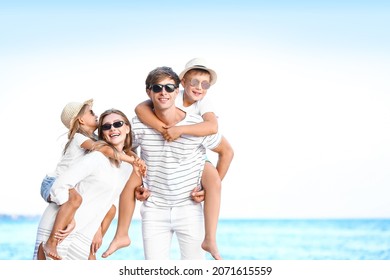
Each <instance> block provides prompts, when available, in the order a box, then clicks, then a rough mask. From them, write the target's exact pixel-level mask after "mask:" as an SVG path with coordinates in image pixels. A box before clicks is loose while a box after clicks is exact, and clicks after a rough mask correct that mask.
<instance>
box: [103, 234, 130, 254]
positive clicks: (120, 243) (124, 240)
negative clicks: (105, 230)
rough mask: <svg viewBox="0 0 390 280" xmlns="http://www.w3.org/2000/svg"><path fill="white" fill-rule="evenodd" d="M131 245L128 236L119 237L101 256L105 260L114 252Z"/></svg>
mask: <svg viewBox="0 0 390 280" xmlns="http://www.w3.org/2000/svg"><path fill="white" fill-rule="evenodd" d="M130 243H131V240H130V238H129V237H128V236H126V237H121V238H114V239H113V240H112V241H111V243H110V246H109V247H108V249H107V250H106V251H105V252H104V253H103V254H102V257H103V258H107V257H108V256H110V255H112V254H113V253H114V252H115V251H116V250H119V249H121V248H123V247H127V246H129V245H130Z"/></svg>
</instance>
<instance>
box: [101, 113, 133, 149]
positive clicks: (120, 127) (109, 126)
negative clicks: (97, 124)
mask: <svg viewBox="0 0 390 280" xmlns="http://www.w3.org/2000/svg"><path fill="white" fill-rule="evenodd" d="M101 123H102V125H101V136H102V138H103V139H104V140H105V141H106V142H108V143H110V144H112V145H113V146H114V147H115V148H116V149H117V150H118V151H122V150H123V147H124V143H125V140H126V136H127V135H128V134H129V132H130V127H129V125H128V124H127V123H126V120H125V119H124V118H123V117H122V116H121V115H119V114H116V113H111V114H108V115H106V116H104V117H103V119H102V121H101Z"/></svg>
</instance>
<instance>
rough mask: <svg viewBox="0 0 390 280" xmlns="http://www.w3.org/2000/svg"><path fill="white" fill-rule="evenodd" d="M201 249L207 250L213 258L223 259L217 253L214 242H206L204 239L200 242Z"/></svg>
mask: <svg viewBox="0 0 390 280" xmlns="http://www.w3.org/2000/svg"><path fill="white" fill-rule="evenodd" d="M202 249H203V250H205V251H207V252H209V253H210V254H211V256H212V257H213V258H214V259H215V260H223V259H222V257H221V255H220V254H219V251H218V247H217V244H216V243H215V242H207V241H206V240H204V241H203V242H202Z"/></svg>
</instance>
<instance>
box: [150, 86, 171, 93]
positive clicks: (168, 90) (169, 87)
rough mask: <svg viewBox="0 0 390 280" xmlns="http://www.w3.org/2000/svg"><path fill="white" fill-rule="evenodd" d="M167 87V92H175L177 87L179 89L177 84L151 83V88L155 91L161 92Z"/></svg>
mask: <svg viewBox="0 0 390 280" xmlns="http://www.w3.org/2000/svg"><path fill="white" fill-rule="evenodd" d="M163 88H165V91H166V92H169V93H170V92H174V91H175V89H177V86H175V85H174V84H166V85H161V84H156V85H151V86H150V87H149V89H151V90H152V91H153V92H155V93H159V92H161V91H162V90H163Z"/></svg>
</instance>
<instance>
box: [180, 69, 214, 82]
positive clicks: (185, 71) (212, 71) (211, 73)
mask: <svg viewBox="0 0 390 280" xmlns="http://www.w3.org/2000/svg"><path fill="white" fill-rule="evenodd" d="M192 69H201V70H205V71H207V72H209V73H210V76H211V81H210V84H211V85H213V84H215V82H216V81H217V73H216V72H215V71H214V70H213V69H210V68H207V67H204V66H201V65H194V66H191V67H189V68H186V69H184V70H183V71H182V72H181V73H180V75H179V78H180V80H182V79H183V77H184V75H185V74H186V73H187V72H188V71H190V70H192Z"/></svg>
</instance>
